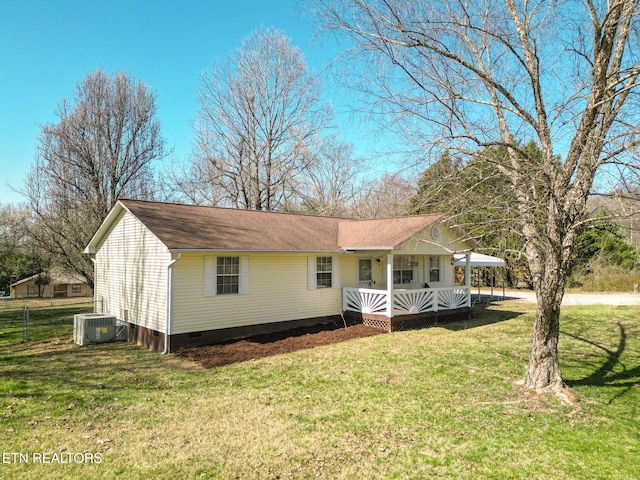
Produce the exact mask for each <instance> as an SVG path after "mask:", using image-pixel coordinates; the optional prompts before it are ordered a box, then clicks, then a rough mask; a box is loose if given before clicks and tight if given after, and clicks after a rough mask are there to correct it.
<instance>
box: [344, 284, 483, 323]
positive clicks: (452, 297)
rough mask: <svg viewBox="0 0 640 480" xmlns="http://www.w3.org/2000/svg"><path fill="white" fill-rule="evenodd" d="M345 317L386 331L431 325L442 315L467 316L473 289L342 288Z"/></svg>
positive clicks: (461, 287)
mask: <svg viewBox="0 0 640 480" xmlns="http://www.w3.org/2000/svg"><path fill="white" fill-rule="evenodd" d="M342 310H343V315H344V317H345V319H348V320H349V321H351V322H354V323H364V324H365V325H369V326H372V327H377V328H382V329H384V330H387V331H390V332H391V331H398V330H408V329H411V328H420V327H424V326H430V325H433V324H435V323H437V322H438V319H439V318H440V317H445V316H446V317H450V316H460V315H468V313H469V312H470V311H471V288H470V287H469V286H452V287H439V288H419V289H392V290H380V289H373V288H347V287H345V288H343V289H342Z"/></svg>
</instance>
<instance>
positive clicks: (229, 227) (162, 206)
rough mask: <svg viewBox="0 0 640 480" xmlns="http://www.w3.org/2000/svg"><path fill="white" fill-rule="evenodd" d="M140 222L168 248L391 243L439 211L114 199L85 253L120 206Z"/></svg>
mask: <svg viewBox="0 0 640 480" xmlns="http://www.w3.org/2000/svg"><path fill="white" fill-rule="evenodd" d="M124 210H126V211H129V212H130V213H131V214H132V215H133V216H135V217H136V218H137V219H138V220H139V221H140V222H142V224H144V225H145V226H146V227H147V228H148V229H149V230H150V231H151V232H152V233H153V234H154V235H155V236H156V237H157V238H158V239H159V240H160V241H161V242H162V243H163V244H164V245H166V246H167V248H168V249H169V250H174V251H178V250H205V251H206V250H218V251H298V252H337V251H340V250H364V249H368V250H372V249H389V250H390V249H393V248H395V247H398V246H400V245H401V244H403V243H404V242H406V241H407V240H410V239H411V238H413V237H414V236H415V235H417V234H418V233H419V232H420V231H422V230H423V229H425V228H426V227H428V226H429V225H431V224H434V223H436V222H438V221H441V220H443V216H442V215H441V214H437V215H415V216H409V217H398V218H388V219H377V220H354V219H347V218H334V217H321V216H313V215H300V214H291V213H277V212H265V211H256V210H240V209H231V208H219V207H204V206H195V205H180V204H169V203H159V202H148V201H139V200H120V201H119V202H118V203H117V204H116V206H115V207H114V208H113V209H112V211H111V212H110V213H109V215H108V216H107V218H106V219H105V221H104V222H103V224H102V226H101V227H100V228H99V229H98V231H97V232H96V234H95V235H94V237H93V238H92V239H91V241H90V243H89V245H88V246H87V248H86V249H85V253H94V252H95V251H96V249H97V247H98V245H99V244H100V242H101V241H102V238H103V237H104V236H105V235H106V233H107V232H108V230H109V228H110V226H111V224H112V223H113V222H114V221H115V220H116V219H117V218H118V217H119V215H120V214H121V213H122V212H123V211H124Z"/></svg>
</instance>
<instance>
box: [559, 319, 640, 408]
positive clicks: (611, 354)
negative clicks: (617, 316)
mask: <svg viewBox="0 0 640 480" xmlns="http://www.w3.org/2000/svg"><path fill="white" fill-rule="evenodd" d="M616 324H617V325H618V331H619V334H618V341H617V345H616V348H615V349H611V348H607V347H606V346H604V345H600V344H598V343H596V342H594V341H592V340H588V339H586V338H582V337H580V336H578V335H573V334H571V333H567V332H562V333H563V335H566V336H568V337H571V338H573V339H574V340H578V341H580V342H584V343H586V344H588V345H591V346H593V347H596V348H597V349H599V350H601V351H602V354H603V355H602V357H603V360H604V362H603V363H602V364H601V365H600V367H598V368H597V369H596V370H594V371H593V373H591V374H590V375H589V376H588V377H585V378H581V379H573V380H569V379H565V381H566V383H567V385H568V386H570V387H576V386H592V387H615V388H624V390H622V391H621V392H620V393H618V394H617V395H615V396H614V397H612V398H611V399H610V400H609V402H608V403H611V402H613V401H614V400H615V399H616V398H619V397H621V396H622V395H624V394H626V393H627V392H628V391H629V390H631V389H632V388H634V387H638V385H639V384H640V365H637V364H636V365H633V366H631V367H629V366H628V365H626V364H625V363H623V362H621V356H622V354H623V353H624V352H625V349H626V347H627V333H626V330H625V328H624V325H622V324H621V323H620V322H617V323H616ZM598 358H600V357H598ZM616 368H617V369H618V370H621V371H614V370H615V369H616Z"/></svg>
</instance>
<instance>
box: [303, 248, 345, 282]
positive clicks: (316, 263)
mask: <svg viewBox="0 0 640 480" xmlns="http://www.w3.org/2000/svg"><path fill="white" fill-rule="evenodd" d="M307 260H308V263H307V272H308V276H307V288H308V289H309V290H316V289H321V288H339V287H340V262H339V261H338V258H337V257H332V256H330V255H318V256H315V255H311V256H309V257H307Z"/></svg>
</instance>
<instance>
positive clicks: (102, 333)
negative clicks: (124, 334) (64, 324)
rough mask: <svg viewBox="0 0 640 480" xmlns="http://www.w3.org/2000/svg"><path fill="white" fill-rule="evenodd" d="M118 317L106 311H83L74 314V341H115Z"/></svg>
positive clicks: (85, 342)
mask: <svg viewBox="0 0 640 480" xmlns="http://www.w3.org/2000/svg"><path fill="white" fill-rule="evenodd" d="M115 339H116V317H114V316H113V315H106V314H104V313H81V314H77V315H74V316H73V341H74V342H75V343H77V344H78V345H89V344H92V343H103V342H113V341H114V340H115Z"/></svg>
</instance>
